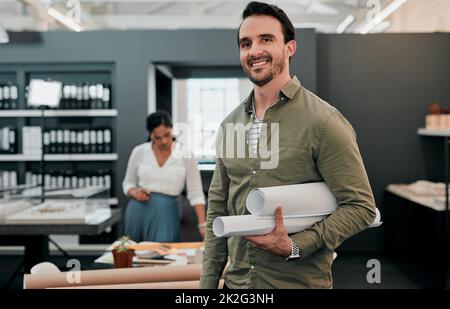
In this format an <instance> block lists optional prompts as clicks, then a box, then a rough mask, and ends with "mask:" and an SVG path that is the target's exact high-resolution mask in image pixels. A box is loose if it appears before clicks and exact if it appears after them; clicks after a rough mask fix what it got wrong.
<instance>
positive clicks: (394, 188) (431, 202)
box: [386, 184, 445, 211]
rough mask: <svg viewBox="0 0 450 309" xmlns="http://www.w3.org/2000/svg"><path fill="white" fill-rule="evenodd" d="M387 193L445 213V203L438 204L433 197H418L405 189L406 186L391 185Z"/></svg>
mask: <svg viewBox="0 0 450 309" xmlns="http://www.w3.org/2000/svg"><path fill="white" fill-rule="evenodd" d="M386 191H388V192H390V193H392V194H395V195H397V196H400V197H402V198H404V199H407V200H409V201H411V202H414V203H416V204H418V205H421V206H425V207H428V208H431V209H433V210H436V211H445V202H443V203H436V199H435V197H434V196H431V195H418V194H414V193H412V192H410V191H408V190H406V189H405V185H402V184H390V185H388V186H387V188H386Z"/></svg>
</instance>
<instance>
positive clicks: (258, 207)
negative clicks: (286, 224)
mask: <svg viewBox="0 0 450 309" xmlns="http://www.w3.org/2000/svg"><path fill="white" fill-rule="evenodd" d="M246 204H247V209H248V211H249V212H250V213H251V214H252V215H255V216H273V214H274V212H275V209H276V207H277V206H278V205H281V206H282V207H283V215H296V214H302V215H304V214H308V213H323V212H328V213H332V212H333V211H335V210H336V208H337V205H338V204H337V201H336V198H335V197H334V195H333V193H332V192H331V190H330V189H329V188H328V186H327V185H326V183H325V182H314V183H304V184H298V185H287V186H276V187H265V188H257V189H253V190H252V191H250V193H249V194H248V196H247V201H246Z"/></svg>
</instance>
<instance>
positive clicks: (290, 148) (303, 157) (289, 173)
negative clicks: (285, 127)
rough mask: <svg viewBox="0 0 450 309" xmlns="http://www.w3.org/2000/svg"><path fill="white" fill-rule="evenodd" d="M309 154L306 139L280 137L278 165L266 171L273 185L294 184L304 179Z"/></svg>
mask: <svg viewBox="0 0 450 309" xmlns="http://www.w3.org/2000/svg"><path fill="white" fill-rule="evenodd" d="M308 156H309V152H308V149H307V144H306V141H305V140H304V139H298V138H292V137H280V139H279V152H278V164H277V165H276V166H275V167H273V168H267V169H264V167H263V165H261V169H262V170H263V171H265V173H266V174H267V176H269V177H270V178H271V179H272V180H273V182H275V183H274V184H272V185H283V184H294V183H298V182H299V181H302V179H304V172H305V169H306V165H307V162H308Z"/></svg>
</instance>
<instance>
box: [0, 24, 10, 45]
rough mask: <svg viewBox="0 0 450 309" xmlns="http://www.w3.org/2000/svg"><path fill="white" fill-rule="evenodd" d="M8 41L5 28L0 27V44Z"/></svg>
mask: <svg viewBox="0 0 450 309" xmlns="http://www.w3.org/2000/svg"><path fill="white" fill-rule="evenodd" d="M5 43H9V35H8V32H6V30H5V29H3V28H2V27H0V44H5Z"/></svg>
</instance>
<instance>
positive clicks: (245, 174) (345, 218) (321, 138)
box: [200, 2, 376, 288]
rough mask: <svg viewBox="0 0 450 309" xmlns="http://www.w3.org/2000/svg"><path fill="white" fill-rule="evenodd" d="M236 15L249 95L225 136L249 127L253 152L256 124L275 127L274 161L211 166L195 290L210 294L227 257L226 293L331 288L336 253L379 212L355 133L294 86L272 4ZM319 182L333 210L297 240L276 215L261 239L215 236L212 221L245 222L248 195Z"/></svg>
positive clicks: (287, 36)
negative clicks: (241, 218) (236, 218)
mask: <svg viewBox="0 0 450 309" xmlns="http://www.w3.org/2000/svg"><path fill="white" fill-rule="evenodd" d="M242 17H243V21H242V23H241V26H240V29H239V31H238V43H239V49H240V61H241V64H242V68H243V69H244V71H245V73H246V74H247V76H248V77H249V79H250V80H251V81H252V82H253V84H254V89H253V91H252V93H251V94H250V96H249V97H248V98H247V99H246V100H245V101H244V103H243V104H241V105H240V106H239V107H237V108H236V109H235V110H234V111H233V112H232V113H231V114H230V115H229V116H227V117H226V118H225V120H224V121H223V123H222V128H224V127H225V126H226V125H227V124H244V125H245V124H250V126H251V129H250V133H249V134H248V140H247V142H248V146H247V147H248V148H250V149H249V150H251V149H252V148H254V146H255V145H257V144H258V137H259V135H260V134H262V131H261V130H260V127H261V125H262V124H269V125H273V124H278V125H279V162H278V165H277V166H276V167H275V168H268V169H263V168H261V166H262V163H263V160H262V158H261V156H259V155H256V156H249V157H248V158H247V157H246V158H229V157H226V156H225V157H218V158H217V160H216V169H215V171H214V176H213V179H212V182H211V186H210V189H209V208H208V214H207V229H206V244H205V252H204V257H203V270H202V275H201V279H200V286H201V287H202V288H217V286H218V283H219V280H220V278H221V276H222V272H223V270H224V268H225V266H226V264H227V262H228V257H229V265H228V266H227V269H226V272H225V287H227V288H332V283H333V281H332V275H331V265H332V262H333V250H334V249H335V248H336V247H338V246H339V245H340V244H341V243H342V242H343V241H344V240H345V239H347V238H348V237H350V236H352V235H354V234H356V233H358V232H360V231H362V230H363V229H365V228H366V227H368V226H369V225H370V224H372V222H373V221H374V219H375V214H376V213H375V203H374V199H373V194H372V191H371V188H370V184H369V181H368V177H367V174H366V172H365V169H364V164H363V162H362V159H361V156H360V153H359V150H358V145H357V143H356V137H355V133H354V131H353V128H352V127H351V125H350V124H349V123H348V122H347V120H346V119H345V118H344V117H343V116H342V115H341V114H340V113H339V112H338V111H337V110H336V109H335V108H334V107H332V106H330V105H329V104H328V103H326V102H324V101H322V100H321V99H320V98H318V97H317V96H315V95H314V94H312V93H311V92H309V91H308V90H306V89H305V88H303V87H302V86H301V85H300V82H299V81H298V79H297V78H296V77H292V78H291V76H290V73H289V60H290V58H291V57H292V56H293V55H294V53H295V50H296V42H295V30H294V27H293V25H292V23H291V22H290V20H289V19H288V17H287V16H286V14H285V13H284V12H283V11H282V10H281V9H279V8H278V7H276V6H273V5H269V4H265V3H258V2H251V3H249V4H248V5H247V7H246V8H245V10H244V12H243V14H242ZM223 131H226V130H223ZM266 134H267V139H268V140H270V139H271V138H276V136H271V134H272V133H271V131H270V130H267V132H266ZM227 138H230V137H229V136H227V134H225V136H224V139H227ZM259 142H261V139H259ZM319 181H325V182H326V183H327V185H328V187H329V188H330V189H331V191H332V192H333V194H334V195H335V197H336V198H337V200H338V202H339V207H338V209H337V210H336V211H335V212H334V213H333V214H331V215H330V216H328V217H327V218H326V219H324V220H323V221H321V222H318V223H316V224H314V225H313V226H311V227H310V228H308V229H306V230H304V231H302V232H299V233H296V234H292V235H288V234H287V232H286V229H285V227H284V224H283V218H282V208H280V207H279V208H277V210H276V212H275V223H276V227H275V229H274V230H273V231H272V232H270V233H268V234H266V235H263V236H250V237H229V238H228V239H227V238H217V237H216V236H215V235H214V234H213V232H212V222H213V220H214V218H216V217H217V216H227V215H244V214H248V211H247V210H246V205H245V200H246V197H247V195H248V193H249V191H250V190H251V189H253V188H257V187H268V186H279V185H289V184H299V183H308V182H319ZM281 206H282V205H281Z"/></svg>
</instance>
